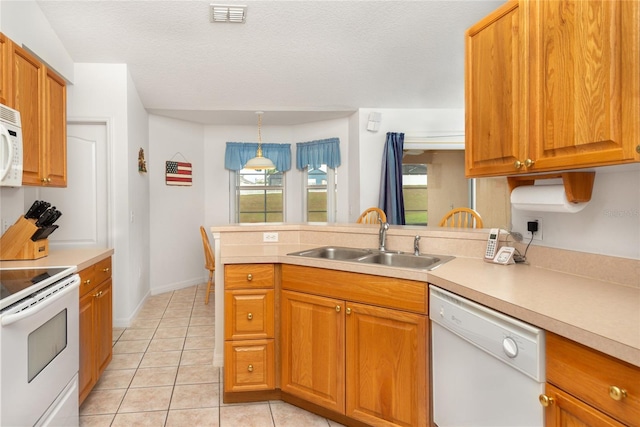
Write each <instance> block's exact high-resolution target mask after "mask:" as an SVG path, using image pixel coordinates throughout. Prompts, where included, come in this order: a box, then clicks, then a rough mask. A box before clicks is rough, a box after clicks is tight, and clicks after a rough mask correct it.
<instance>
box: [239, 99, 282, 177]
mask: <svg viewBox="0 0 640 427" xmlns="http://www.w3.org/2000/svg"><path fill="white" fill-rule="evenodd" d="M256 114H257V115H258V150H257V151H256V156H255V157H254V158H253V159H250V160H249V161H248V162H247V164H246V165H244V168H245V169H255V170H263V169H264V170H271V169H275V168H276V165H274V164H273V162H272V161H271V160H270V159H268V158H266V157H263V156H262V115H263V114H264V113H263V112H262V111H257V112H256Z"/></svg>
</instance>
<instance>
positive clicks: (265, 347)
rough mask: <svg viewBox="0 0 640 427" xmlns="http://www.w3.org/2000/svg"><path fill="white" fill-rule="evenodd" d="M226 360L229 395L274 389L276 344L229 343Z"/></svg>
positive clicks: (257, 341)
mask: <svg viewBox="0 0 640 427" xmlns="http://www.w3.org/2000/svg"><path fill="white" fill-rule="evenodd" d="M224 359H225V377H224V390H225V391H226V392H239V391H262V390H273V389H274V388H275V371H274V364H275V350H274V340H272V339H266V340H246V341H227V342H225V347H224Z"/></svg>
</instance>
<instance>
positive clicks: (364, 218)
mask: <svg viewBox="0 0 640 427" xmlns="http://www.w3.org/2000/svg"><path fill="white" fill-rule="evenodd" d="M378 219H381V220H382V222H387V215H386V214H385V213H384V211H383V210H382V209H380V208H374V207H371V208H367V209H365V210H364V212H362V213H361V214H360V216H359V217H358V220H357V221H356V222H357V223H358V224H377V223H378Z"/></svg>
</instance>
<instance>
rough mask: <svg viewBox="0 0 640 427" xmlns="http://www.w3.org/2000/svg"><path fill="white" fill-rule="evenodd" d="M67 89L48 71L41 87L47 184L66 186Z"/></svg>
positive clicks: (62, 82)
mask: <svg viewBox="0 0 640 427" xmlns="http://www.w3.org/2000/svg"><path fill="white" fill-rule="evenodd" d="M66 109H67V88H66V84H65V81H64V80H63V79H62V78H61V77H60V76H58V75H57V74H56V73H54V72H53V71H51V70H49V69H47V70H46V75H45V84H44V109H43V110H44V126H43V133H44V135H43V142H44V143H45V144H46V145H45V147H44V155H45V158H44V164H45V168H44V171H43V173H44V175H43V178H44V179H46V181H47V185H48V186H52V187H66V186H67V111H66Z"/></svg>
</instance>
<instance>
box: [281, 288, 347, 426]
mask: <svg viewBox="0 0 640 427" xmlns="http://www.w3.org/2000/svg"><path fill="white" fill-rule="evenodd" d="M344 305H345V304H344V301H341V300H336V299H331V298H324V297H318V296H315V295H306V294H300V293H297V292H289V291H282V293H281V307H282V310H281V311H282V322H281V324H282V340H281V344H280V345H281V356H282V357H281V363H282V381H281V389H282V391H284V392H287V393H290V394H292V395H295V396H298V397H300V398H302V399H305V400H307V401H309V402H312V403H315V404H317V405H320V406H323V407H325V408H328V409H331V410H333V411H336V412H338V413H341V414H344V405H345V394H344V393H345V391H344V381H345V365H344V357H345V349H344Z"/></svg>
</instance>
